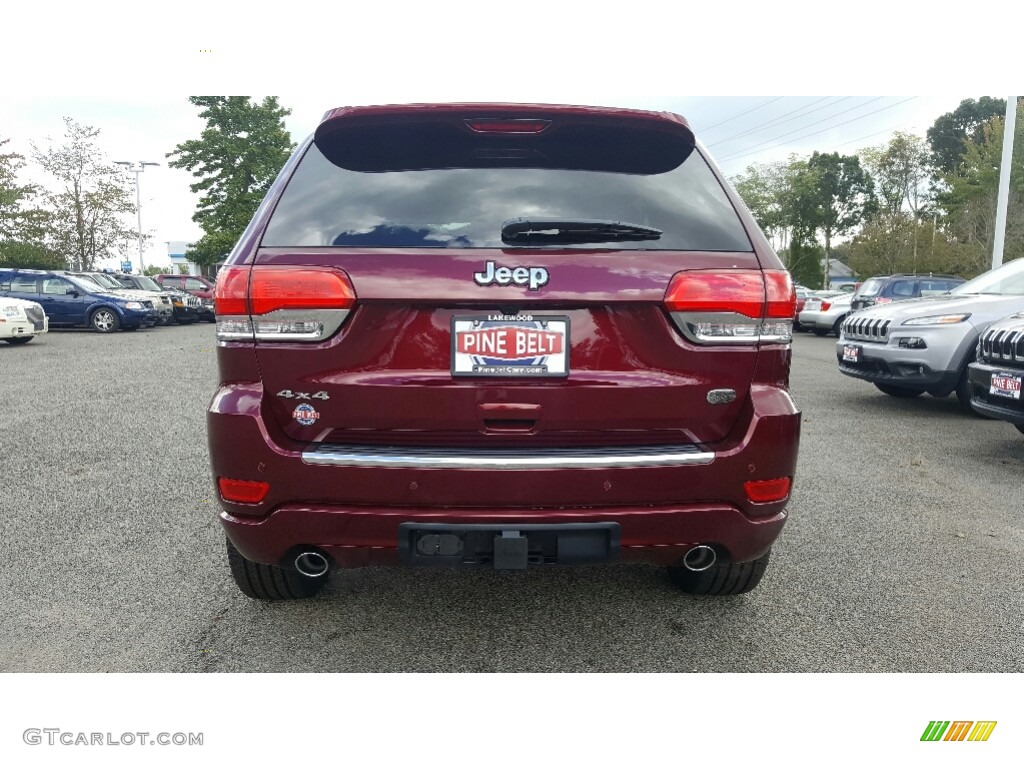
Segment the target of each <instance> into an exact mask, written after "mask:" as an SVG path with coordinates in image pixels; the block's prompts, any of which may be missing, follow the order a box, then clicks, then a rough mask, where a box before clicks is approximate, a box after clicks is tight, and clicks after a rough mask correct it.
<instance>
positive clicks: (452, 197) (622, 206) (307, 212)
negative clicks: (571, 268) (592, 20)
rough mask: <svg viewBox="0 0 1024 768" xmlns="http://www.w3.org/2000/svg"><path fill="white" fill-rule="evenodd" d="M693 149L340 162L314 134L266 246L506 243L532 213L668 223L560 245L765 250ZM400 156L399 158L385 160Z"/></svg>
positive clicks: (543, 216) (481, 245)
mask: <svg viewBox="0 0 1024 768" xmlns="http://www.w3.org/2000/svg"><path fill="white" fill-rule="evenodd" d="M578 149H579V148H577V150H578ZM681 154H682V153H680V156H681ZM686 154H687V156H686V157H685V158H684V159H682V162H679V156H677V157H675V158H670V160H672V162H670V163H667V165H672V167H671V168H668V169H665V168H664V165H663V166H662V167H658V166H656V164H653V163H650V162H648V160H649V158H647V156H644V157H643V158H641V160H642V162H640V161H637V165H636V167H637V168H639V169H640V170H642V171H653V172H633V173H631V172H625V171H623V170H621V169H622V168H627V167H630V165H629V164H630V163H631V162H633V158H632V157H628V158H626V159H625V160H622V159H620V158H616V165H614V166H613V167H615V168H616V169H617V170H611V171H608V170H574V169H567V168H558V167H508V164H509V162H511V161H510V160H509V158H508V157H503V158H497V159H496V160H495V163H494V167H490V166H487V165H483V164H482V163H484V162H485V159H481V158H482V156H480V155H476V156H474V162H476V163H478V166H477V167H471V168H466V167H448V168H434V169H414V170H352V169H346V168H342V167H340V166H339V165H335V164H334V163H332V162H331V161H329V160H328V159H327V158H326V157H325V156H324V155H323V153H322V152H321V151H320V149H319V148H318V147H317V146H316V145H315V144H311V145H310V147H309V149H308V151H307V152H306V154H305V156H304V157H303V159H302V161H301V162H300V163H299V165H298V167H297V168H296V170H295V172H294V174H293V175H292V178H291V180H290V181H289V182H288V186H287V189H286V190H285V192H284V195H283V196H282V198H281V200H280V202H279V203H278V205H277V207H276V209H275V211H274V214H273V216H272V218H271V220H270V224H269V225H268V228H267V231H266V233H265V235H264V237H263V242H262V245H264V246H271V247H319V246H358V247H364V248H365V247H378V248H408V247H415V248H506V247H508V246H507V245H506V244H504V243H503V242H502V238H501V229H502V225H503V223H504V222H506V221H509V220H511V219H516V218H521V217H522V218H528V219H530V220H538V219H562V220H607V221H617V222H628V223H630V224H636V225H640V226H643V227H653V228H656V229H660V230H661V231H662V235H661V236H660V238H658V239H656V240H637V241H614V242H594V243H582V244H576V245H567V244H559V245H556V246H554V247H557V248H571V247H575V248H584V249H594V248H616V249H620V248H621V249H649V250H701V251H750V250H753V249H752V247H751V244H750V240H749V239H748V238H747V235H746V232H745V231H744V229H743V226H742V225H741V223H740V220H739V217H738V216H737V214H736V211H735V210H734V209H733V207H732V205H731V204H730V202H729V199H728V198H727V197H726V195H725V192H724V191H723V189H722V187H721V186H720V184H719V183H718V181H717V179H716V178H715V176H714V175H713V174H712V172H711V169H710V168H709V167H708V164H707V163H706V161H705V160H704V158H703V157H702V156H701V155H700V153H699V152H698V151H696V150H694V151H692V152H689V153H686ZM332 156H333V154H332ZM340 157H341V155H340V153H339V158H338V159H339V161H340ZM387 159H388V160H389V161H392V160H393V158H390V157H389V158H387ZM402 159H404V158H402ZM524 162H525V163H528V162H530V161H529V160H525V161H524ZM673 163H674V165H673ZM346 164H348V165H352V163H346ZM389 165H390V166H391V167H394V165H395V163H394V162H389V163H386V164H382V165H380V166H377V167H381V168H387V167H388V166H389ZM498 166H504V167H498ZM369 167H370V168H374V166H373V165H370V166H369ZM590 167H593V164H592V165H591V166H590ZM529 247H531V248H533V247H538V246H536V245H530V246H529Z"/></svg>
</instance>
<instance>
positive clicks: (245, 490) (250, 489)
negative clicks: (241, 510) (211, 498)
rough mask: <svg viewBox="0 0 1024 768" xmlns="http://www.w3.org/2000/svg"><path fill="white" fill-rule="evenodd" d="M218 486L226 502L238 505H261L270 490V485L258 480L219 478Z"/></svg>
mask: <svg viewBox="0 0 1024 768" xmlns="http://www.w3.org/2000/svg"><path fill="white" fill-rule="evenodd" d="M217 485H218V487H219V488H220V495H221V496H222V497H224V501H234V502H236V503H238V504H259V503H260V502H261V501H263V499H265V498H266V496H267V492H268V491H269V490H270V483H264V482H261V481H258V480H232V479H231V478H228V477H220V478H217Z"/></svg>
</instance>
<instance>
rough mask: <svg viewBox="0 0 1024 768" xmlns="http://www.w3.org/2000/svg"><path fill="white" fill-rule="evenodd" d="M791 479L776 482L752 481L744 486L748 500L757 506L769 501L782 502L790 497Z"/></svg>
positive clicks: (781, 479)
mask: <svg viewBox="0 0 1024 768" xmlns="http://www.w3.org/2000/svg"><path fill="white" fill-rule="evenodd" d="M789 486H790V478H788V477H778V478H775V479H774V480H750V481H748V482H746V483H744V484H743V489H744V490H745V491H746V492H747V498H748V499H750V500H751V501H752V502H754V503H755V504H764V503H765V502H769V501H782V500H783V499H785V498H786V497H787V496H789Z"/></svg>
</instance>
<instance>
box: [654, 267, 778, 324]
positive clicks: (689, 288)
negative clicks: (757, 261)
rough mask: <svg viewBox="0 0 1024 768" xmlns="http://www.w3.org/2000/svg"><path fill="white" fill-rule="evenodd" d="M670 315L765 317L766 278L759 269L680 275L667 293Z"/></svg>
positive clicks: (674, 276) (666, 298) (683, 273)
mask: <svg viewBox="0 0 1024 768" xmlns="http://www.w3.org/2000/svg"><path fill="white" fill-rule="evenodd" d="M665 307H666V308H667V309H668V310H669V311H670V312H737V313H739V314H741V315H745V316H746V317H753V318H760V317H761V316H762V315H763V314H764V278H763V277H762V276H761V273H760V272H758V271H756V270H735V271H733V272H678V273H676V274H675V275H673V276H672V281H671V282H670V283H669V284H668V291H666V293H665Z"/></svg>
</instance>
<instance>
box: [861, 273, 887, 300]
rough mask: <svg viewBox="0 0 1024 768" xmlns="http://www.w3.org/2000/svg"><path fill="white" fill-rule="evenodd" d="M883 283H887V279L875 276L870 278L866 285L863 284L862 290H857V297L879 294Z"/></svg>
mask: <svg viewBox="0 0 1024 768" xmlns="http://www.w3.org/2000/svg"><path fill="white" fill-rule="evenodd" d="M883 285H885V280H882V279H879V278H877V277H873V278H871V279H870V280H867V281H865V282H864V285H862V286H861V287H860V290H859V291H857V297H858V298H861V297H865V296H867V297H871V296H877V295H878V292H879V291H880V290H882V286H883Z"/></svg>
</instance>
